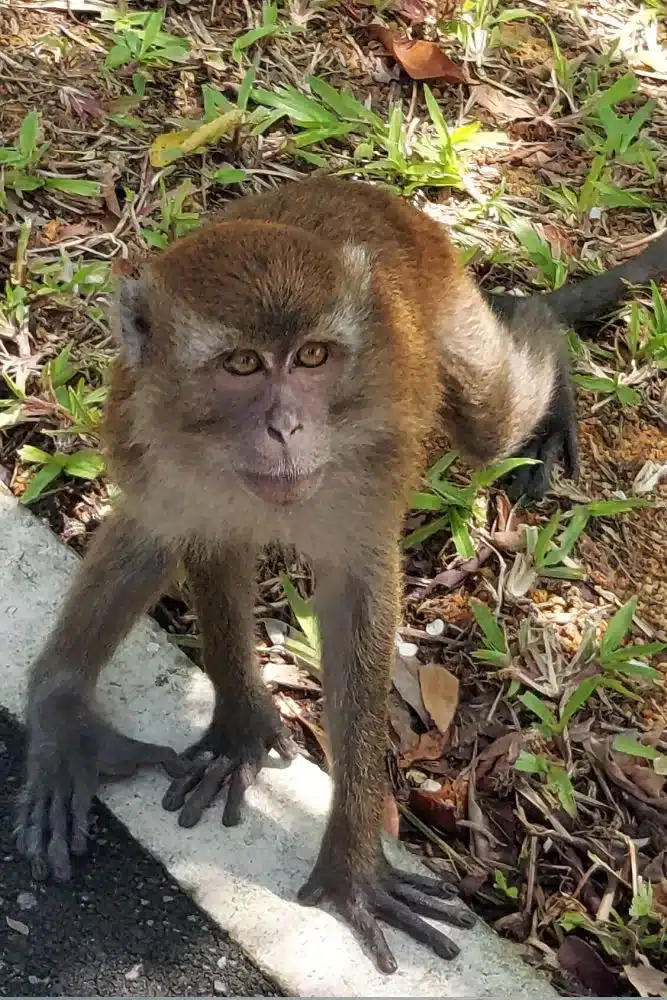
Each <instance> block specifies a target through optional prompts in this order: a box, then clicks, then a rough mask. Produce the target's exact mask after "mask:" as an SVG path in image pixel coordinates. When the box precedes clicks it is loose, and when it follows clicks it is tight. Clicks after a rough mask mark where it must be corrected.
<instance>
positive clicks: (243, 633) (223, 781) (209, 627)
mask: <svg viewBox="0 0 667 1000" xmlns="http://www.w3.org/2000/svg"><path fill="white" fill-rule="evenodd" d="M256 555H257V553H256V552H255V550H254V549H252V548H251V547H250V546H244V545H236V546H235V545H231V544H230V545H229V546H227V547H225V548H219V549H217V550H215V551H214V552H210V553H204V552H200V551H199V550H198V549H197V548H195V547H193V548H192V550H191V551H190V552H189V553H188V554H187V555H186V569H187V574H188V581H189V584H190V588H191V591H192V596H193V599H194V604H195V610H196V611H197V615H198V617H199V627H200V631H201V635H202V641H203V653H204V668H205V670H206V673H207V674H208V676H209V677H210V679H211V681H212V682H213V686H214V689H215V707H214V710H213V719H212V721H211V724H210V726H209V728H208V729H207V731H206V733H205V734H204V736H203V737H202V738H201V739H200V740H199V741H198V742H197V743H195V744H194V745H193V746H192V747H190V748H189V749H188V750H187V751H186V753H185V754H184V757H183V759H184V761H185V762H186V763H187V762H188V761H193V762H194V768H193V769H192V770H191V771H190V772H189V773H188V774H187V775H186V776H184V777H182V778H177V779H176V780H175V781H173V782H172V784H171V785H170V787H169V789H168V790H167V792H166V794H165V796H164V799H163V800H162V804H163V806H164V808H165V809H167V810H169V811H170V812H171V811H176V810H180V814H179V817H178V822H179V824H180V825H181V826H185V827H190V826H194V825H195V823H197V822H199V820H200V819H201V816H202V813H203V812H204V810H205V809H206V808H207V807H208V806H209V805H210V804H211V802H212V801H213V800H214V799H215V798H216V796H217V795H218V793H219V792H220V790H221V789H222V788H223V786H224V785H228V786H229V790H228V793H227V801H226V803H225V809H224V812H223V816H222V821H223V823H224V824H225V826H235V825H236V824H237V823H238V822H239V820H240V819H241V806H242V803H243V798H244V795H245V792H246V789H247V787H248V786H249V785H250V784H252V782H253V781H254V780H255V778H256V776H257V774H258V772H259V770H260V768H261V767H262V765H263V764H264V760H265V757H266V754H267V752H268V751H269V750H271V749H272V748H275V749H276V750H277V751H278V753H280V755H281V756H282V757H284V758H286V759H289V758H290V757H292V756H293V755H294V748H293V746H292V743H291V741H290V739H289V738H288V736H287V735H286V733H285V731H284V727H283V725H282V722H281V719H280V715H279V713H278V711H277V710H276V708H275V706H274V705H273V702H272V700H271V696H270V694H269V692H268V690H267V688H266V686H265V685H264V683H263V681H262V679H261V677H260V675H259V668H258V665H257V658H256V656H255V651H254V641H253V639H254V620H253V611H252V609H253V599H252V595H253V591H254V574H255V560H256Z"/></svg>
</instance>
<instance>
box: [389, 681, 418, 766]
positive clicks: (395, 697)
mask: <svg viewBox="0 0 667 1000" xmlns="http://www.w3.org/2000/svg"><path fill="white" fill-rule="evenodd" d="M389 723H390V725H391V728H392V729H393V731H394V733H395V734H396V738H397V740H398V746H397V748H396V749H397V750H398V753H399V754H405V753H409V751H410V750H413V749H414V748H415V747H416V745H417V742H418V740H419V736H418V734H417V733H416V732H415V731H414V727H413V723H412V716H411V714H410V709H409V708H408V706H407V705H406V703H405V702H404V701H403V699H402V698H401V696H400V695H399V693H398V691H391V692H390V694H389Z"/></svg>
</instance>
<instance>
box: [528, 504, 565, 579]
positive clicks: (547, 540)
mask: <svg viewBox="0 0 667 1000" xmlns="http://www.w3.org/2000/svg"><path fill="white" fill-rule="evenodd" d="M560 523H561V512H560V511H559V510H557V511H555V512H554V513H553V514H552V515H551V517H550V518H549V520H548V522H547V523H546V524H545V525H544V527H543V528H540V530H539V532H538V535H537V541H536V543H535V552H534V558H535V565H536V566H542V565H543V564H544V560H545V557H546V556H547V554H548V553H549V551H550V544H551V540H552V538H553V537H554V535H555V534H556V532H557V531H558V528H559V527H560Z"/></svg>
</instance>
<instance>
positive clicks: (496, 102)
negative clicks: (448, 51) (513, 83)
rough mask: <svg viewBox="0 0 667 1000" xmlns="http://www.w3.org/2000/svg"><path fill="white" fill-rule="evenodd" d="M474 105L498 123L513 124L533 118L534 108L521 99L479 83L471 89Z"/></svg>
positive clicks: (534, 115) (534, 114)
mask: <svg viewBox="0 0 667 1000" xmlns="http://www.w3.org/2000/svg"><path fill="white" fill-rule="evenodd" d="M471 94H472V96H473V98H474V100H475V103H476V104H479V106H480V107H481V108H485V109H486V110H487V111H488V112H489V114H490V115H493V117H494V118H495V119H497V120H498V121H505V122H513V121H517V120H518V119H520V118H535V117H536V115H537V111H536V109H535V107H534V106H533V105H532V104H531V103H530V102H529V101H526V100H524V98H523V97H512V95H511V94H506V93H505V92H504V91H502V90H498V88H497V87H491V86H490V85H489V84H488V83H480V84H478V85H477V86H476V87H473V88H472V89H471Z"/></svg>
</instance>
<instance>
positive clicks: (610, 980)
mask: <svg viewBox="0 0 667 1000" xmlns="http://www.w3.org/2000/svg"><path fill="white" fill-rule="evenodd" d="M556 957H557V958H558V962H559V964H560V966H561V968H563V969H565V970H566V971H567V972H569V973H570V975H572V976H574V977H575V978H576V979H578V980H579V982H580V983H581V985H582V986H585V987H586V989H587V990H590V991H591V993H592V994H593V996H596V997H617V996H620V995H621V994H620V985H619V982H618V979H617V977H616V976H615V975H614V973H613V972H612V971H611V969H610V968H609V966H607V965H605V963H604V962H603V961H602V959H601V958H600V956H599V954H598V953H597V951H596V950H595V949H594V948H593V947H592V946H591V945H590V944H588V942H587V941H584V940H583V938H580V937H577V935H576V934H568V936H567V937H566V938H565V940H564V941H563V943H562V945H561V946H560V948H559V949H558V951H557V953H556Z"/></svg>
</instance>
